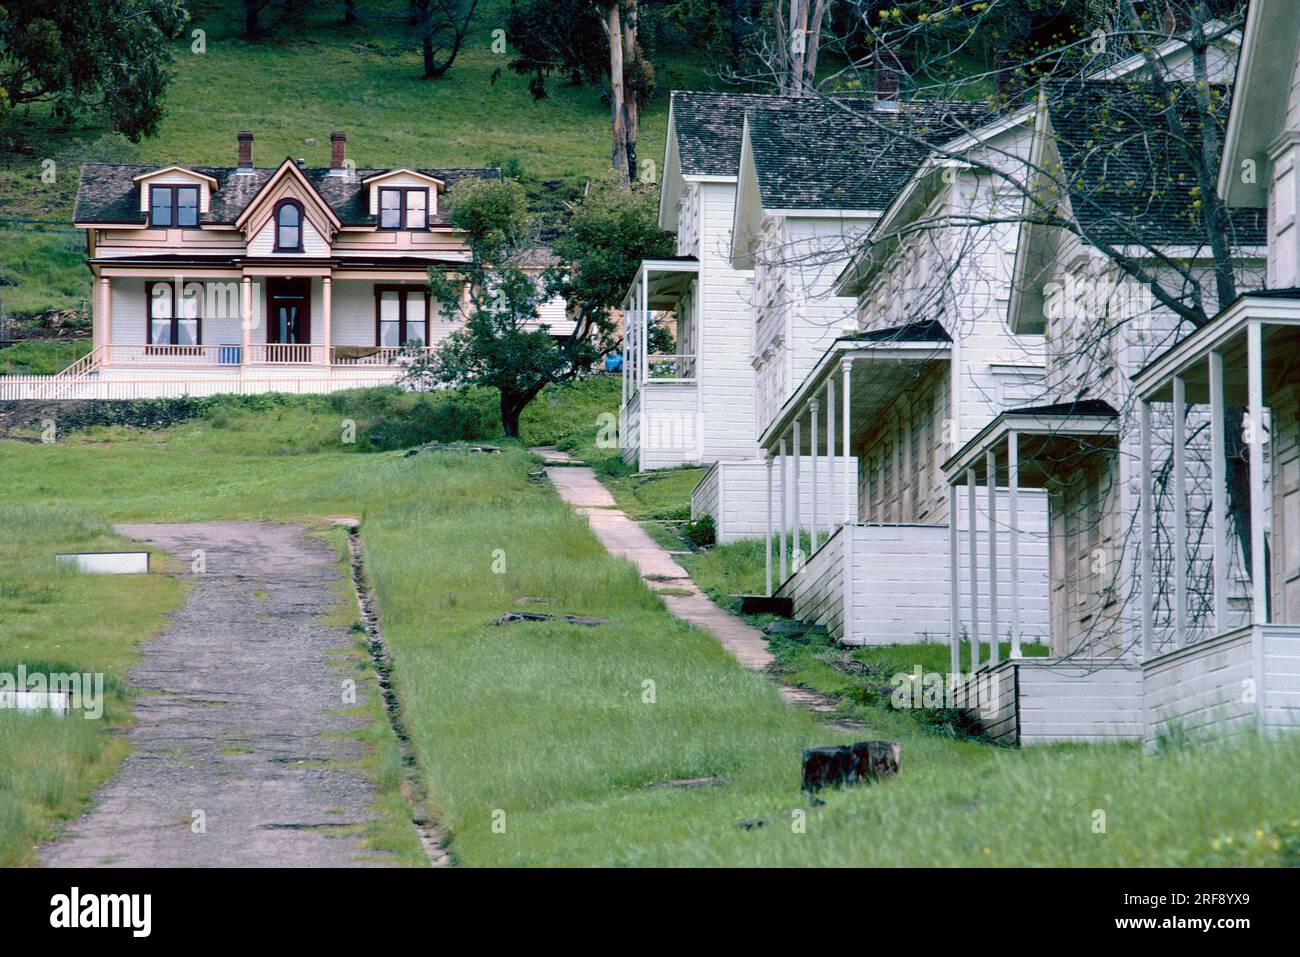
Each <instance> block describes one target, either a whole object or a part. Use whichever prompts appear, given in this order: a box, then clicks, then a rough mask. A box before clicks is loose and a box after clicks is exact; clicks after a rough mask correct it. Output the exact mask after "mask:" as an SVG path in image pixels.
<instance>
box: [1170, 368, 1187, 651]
mask: <svg viewBox="0 0 1300 957" xmlns="http://www.w3.org/2000/svg"><path fill="white" fill-rule="evenodd" d="M1186 422H1187V384H1186V382H1185V381H1184V380H1183V377H1182V376H1180V375H1179V376H1174V429H1173V443H1174V462H1173V474H1172V475H1171V476H1170V478H1171V479H1172V480H1173V483H1174V548H1173V555H1174V639H1175V642H1176V643H1177V645H1178V647H1179V648H1182V647H1183V646H1184V645H1186V644H1187V435H1186V431H1187V429H1186Z"/></svg>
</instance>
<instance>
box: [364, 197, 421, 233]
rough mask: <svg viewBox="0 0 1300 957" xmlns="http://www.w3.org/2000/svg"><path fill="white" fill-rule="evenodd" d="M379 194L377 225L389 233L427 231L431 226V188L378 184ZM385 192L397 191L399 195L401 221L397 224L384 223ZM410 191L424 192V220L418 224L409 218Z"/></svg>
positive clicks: (376, 204)
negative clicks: (414, 224)
mask: <svg viewBox="0 0 1300 957" xmlns="http://www.w3.org/2000/svg"><path fill="white" fill-rule="evenodd" d="M375 188H376V189H377V190H378V195H377V196H376V197H375V199H376V203H375V210H376V212H375V226H376V228H378V229H380V230H383V231H384V232H387V233H400V232H407V233H415V232H425V231H427V230H428V228H429V188H428V187H427V186H377V187H375ZM384 193H397V194H398V197H399V201H398V205H397V212H398V219H399V223H398V225H396V226H385V225H384ZM409 193H423V194H424V222H423V223H421V224H419V225H418V226H412V225H411V224H410V223H409V222H408V219H407V207H406V197H407V195H408V194H409Z"/></svg>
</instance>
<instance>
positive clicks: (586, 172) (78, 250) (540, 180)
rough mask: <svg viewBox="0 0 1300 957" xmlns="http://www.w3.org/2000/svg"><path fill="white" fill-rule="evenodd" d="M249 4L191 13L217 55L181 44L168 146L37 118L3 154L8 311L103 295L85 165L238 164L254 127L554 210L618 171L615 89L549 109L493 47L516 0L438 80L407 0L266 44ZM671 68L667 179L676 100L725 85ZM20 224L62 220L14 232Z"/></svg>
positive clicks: (659, 113)
mask: <svg viewBox="0 0 1300 957" xmlns="http://www.w3.org/2000/svg"><path fill="white" fill-rule="evenodd" d="M236 6H237V5H233V4H217V3H203V2H198V3H192V4H190V5H189V7H190V11H191V15H192V23H191V24H190V29H191V30H194V29H201V30H203V31H205V50H204V52H202V53H195V52H193V39H192V38H187V39H185V40H183V41H179V42H177V43H176V45H175V56H176V60H175V64H174V67H173V68H174V71H175V80H174V82H173V83H172V84H171V86H170V87H169V88H168V89H167V91H166V94H165V99H164V103H165V106H166V116H165V118H164V119H163V122H162V125H161V127H160V129H159V131H158V135H157V136H155V137H153V138H151V139H148V140H145V141H143V142H141V143H139V144H131V143H129V142H127V141H126V140H125V139H124V138H123V137H121V136H120V135H117V134H114V133H111V132H110V131H108V130H107V129H105V128H104V127H103V126H102V125H100V124H97V123H95V122H93V121H89V120H87V121H83V122H79V123H78V124H76V125H74V126H73V127H72V128H70V129H67V130H60V129H57V128H55V126H54V124H52V123H51V122H49V121H48V119H47V118H46V117H45V116H43V115H42V114H41V113H39V112H36V113H33V114H32V117H31V120H30V122H29V123H28V124H27V127H26V133H27V138H28V139H29V141H30V142H31V145H32V146H34V147H35V150H34V151H33V152H30V153H5V152H0V246H2V247H3V248H4V249H5V250H6V253H7V254H6V256H5V257H4V262H2V263H0V278H8V279H9V280H10V281H16V282H17V283H18V284H17V285H16V286H12V287H3V286H0V296H3V299H0V306H2V307H3V308H4V309H5V311H7V312H10V313H23V312H36V311H39V310H43V309H47V308H56V307H58V308H66V307H74V306H80V305H81V303H82V301H83V300H84V299H86V297H87V296H88V295H89V286H90V280H89V275H90V274H89V272H88V271H87V270H86V268H85V266H84V265H83V262H82V260H83V259H84V251H85V246H84V237H82V236H81V232H80V231H79V230H75V229H72V228H71V221H72V204H73V198H74V196H75V194H76V188H77V170H78V168H79V166H80V164H81V163H83V162H88V161H93V162H122V163H159V164H163V163H171V162H178V163H189V164H196V165H213V166H229V165H233V164H234V160H235V133H236V131H238V130H241V129H249V130H252V131H253V133H254V136H255V140H254V160H255V162H256V163H257V165H259V166H275V165H277V164H279V163H280V162H281V161H282V160H284V158H285V157H286V156H291V157H293V158H295V159H298V158H301V159H304V160H306V162H307V164H308V165H309V166H327V165H329V150H330V142H329V134H330V132H331V131H333V130H343V131H344V132H346V133H347V134H348V156H349V158H351V159H354V160H356V162H357V164H358V166H362V167H366V166H380V167H383V166H391V165H408V166H431V167H439V166H482V165H499V166H506V167H512V168H517V169H518V170H520V171H521V173H522V175H523V179H524V183H525V185H526V186H527V187H528V189H529V191H530V193H531V194H532V196H533V197H534V199H535V201H536V202H537V204H538V205H540V206H543V207H553V206H554V205H555V204H556V202H557V201H558V200H559V199H562V198H567V197H569V196H571V195H572V192H573V190H574V189H577V188H580V186H581V184H582V182H583V181H584V180H586V179H589V178H591V177H594V176H598V175H601V174H602V173H603V172H604V171H605V170H606V169H607V168H608V166H609V150H610V147H609V131H608V127H609V108H608V106H607V105H606V104H605V102H604V99H603V95H602V92H601V91H600V90H599V89H597V88H595V87H592V86H578V87H575V86H571V85H570V84H568V83H567V82H566V81H565V80H564V79H552V80H551V81H550V82H549V83H548V84H547V90H548V95H547V97H546V98H545V99H543V100H534V99H533V97H532V95H531V94H530V93H529V91H528V79H529V78H528V77H526V76H521V75H519V74H517V73H515V72H514V71H512V70H511V69H510V68H509V65H508V64H509V61H510V59H511V58H512V57H513V53H509V52H506V53H494V52H493V51H492V40H493V31H494V30H498V29H503V28H504V27H505V17H506V13H507V11H508V10H509V3H508V2H506V0H490V2H485V3H482V4H480V9H481V11H482V12H481V13H480V15H479V17H478V18H477V20H476V22H475V24H474V26H473V28H472V30H471V32H470V34H469V36H468V38H467V39H466V43H465V47H464V49H463V51H462V52H461V54H460V56H459V58H458V59H457V60H456V63H455V65H454V66H453V67H452V69H451V70H450V72H448V73H447V74H446V75H445V76H443V77H442V78H441V79H438V80H422V79H421V78H420V64H419V56H418V52H417V49H416V46H415V44H414V42H413V40H412V38H411V32H410V29H409V28H408V27H406V25H405V19H404V16H405V13H406V10H407V4H406V3H405V2H397V0H386V2H369V3H365V4H359V5H358V7H359V8H360V11H361V16H362V22H361V23H359V24H357V25H356V26H352V27H344V26H342V25H340V24H339V22H338V14H337V5H322V6H321V8H320V9H319V11H318V13H317V14H316V15H315V16H314V17H313V19H312V20H311V21H310V22H309V24H308V25H307V27H306V28H304V29H302V30H297V31H292V32H289V31H281V32H280V33H278V34H277V35H276V36H275V37H274V38H273V39H268V40H266V41H263V42H261V43H257V44H250V43H247V42H245V41H243V40H241V39H239V36H238V34H239V31H240V30H241V29H242V20H241V16H242V15H241V14H240V12H239V11H238V10H237V9H236ZM656 64H657V66H658V74H657V76H658V84H659V87H660V92H659V93H658V95H656V96H655V97H654V98H653V99H652V100H651V101H650V102H649V103H648V104H647V105H646V108H645V109H644V110H643V111H642V113H641V118H640V146H639V155H640V156H641V157H642V158H643V159H645V160H648V161H650V162H651V163H653V166H654V168H653V170H652V171H651V172H652V174H653V175H652V176H651V177H650V178H651V179H653V180H655V181H657V180H658V178H659V170H658V166H659V164H660V163H661V162H662V157H663V144H664V136H665V132H666V126H667V116H668V91H669V90H670V89H672V88H675V87H681V86H684V87H690V88H708V87H709V86H710V84H711V83H712V82H713V81H712V80H711V78H710V76H709V74H708V71H707V69H706V67H705V64H704V63H703V62H702V61H701V59H700V58H699V56H698V55H697V54H695V53H694V52H693V51H691V50H689V49H687V48H683V47H680V46H673V45H668V46H667V47H665V48H661V49H660V50H659V51H657V53H656ZM45 160H53V161H54V162H55V164H56V165H55V167H54V169H55V177H54V182H53V183H47V182H45V181H44V180H43V179H42V172H43V170H44V167H43V166H42V163H43V162H44V161H45ZM13 219H22V220H40V221H42V222H44V223H50V224H53V225H45V226H41V227H40V228H39V230H38V229H37V227H35V226H33V225H30V224H18V225H13V226H9V225H8V223H7V222H6V221H10V222H12V220H13ZM61 224H66V227H63V228H61Z"/></svg>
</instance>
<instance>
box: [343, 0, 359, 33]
mask: <svg viewBox="0 0 1300 957" xmlns="http://www.w3.org/2000/svg"><path fill="white" fill-rule="evenodd" d="M356 22H357V0H344V2H343V25H344V26H345V27H350V26H352V25H353V24H354V23H356Z"/></svg>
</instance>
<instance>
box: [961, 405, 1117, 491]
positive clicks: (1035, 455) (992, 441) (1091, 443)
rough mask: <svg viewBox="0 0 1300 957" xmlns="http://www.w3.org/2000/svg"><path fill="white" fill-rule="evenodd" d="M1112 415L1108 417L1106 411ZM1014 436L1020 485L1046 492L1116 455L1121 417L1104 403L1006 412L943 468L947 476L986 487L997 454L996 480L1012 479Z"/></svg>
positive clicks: (1108, 414) (963, 447) (995, 463)
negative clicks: (971, 477) (1100, 458)
mask: <svg viewBox="0 0 1300 957" xmlns="http://www.w3.org/2000/svg"><path fill="white" fill-rule="evenodd" d="M1107 410H1109V411H1107ZM1012 432H1014V433H1015V434H1016V452H1017V459H1018V471H1019V478H1018V483H1017V484H1018V485H1019V486H1020V487H1021V488H1048V487H1050V486H1053V485H1058V484H1060V483H1061V482H1062V481H1063V480H1068V479H1069V478H1070V477H1072V476H1073V475H1074V474H1076V473H1077V472H1078V471H1079V469H1080V468H1082V467H1084V466H1085V465H1087V464H1089V462H1090V460H1091V459H1092V458H1093V457H1094V456H1096V455H1099V454H1105V455H1111V454H1114V451H1115V449H1116V445H1117V442H1118V437H1119V417H1118V415H1117V414H1116V413H1115V411H1114V410H1113V409H1110V408H1109V406H1106V405H1105V403H1102V402H1096V403H1092V402H1089V403H1077V404H1075V405H1074V406H1073V407H1072V408H1071V407H1051V406H1043V407H1037V408H1033V407H1030V408H1024V409H1011V410H1009V411H1007V412H1003V413H1002V414H1000V415H999V416H998V417H997V418H995V419H994V420H993V421H992V422H990V423H989V424H988V425H987V426H985V427H984V428H983V429H982V430H981V431H980V433H979V434H978V435H976V436H975V437H974V438H973V439H971V440H970V441H969V442H967V443H966V444H965V445H964V446H962V447H961V449H960V450H958V452H957V453H956V454H955V455H953V456H952V458H950V459H948V461H946V462H944V463H943V473H944V476H945V477H946V478H947V479H948V481H950V482H957V483H960V482H961V481H962V480H963V479H964V477H965V475H966V472H967V470H970V471H972V472H974V473H975V480H976V482H977V483H979V484H981V485H987V484H988V453H989V452H992V453H993V460H994V469H995V470H996V473H997V474H996V475H995V476H994V478H995V480H996V481H998V482H999V483H1005V482H1006V480H1007V477H1008V475H1009V472H1008V458H1009V455H1010V452H1009V449H1008V441H1007V440H1008V437H1009V436H1010V434H1011V433H1012Z"/></svg>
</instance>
